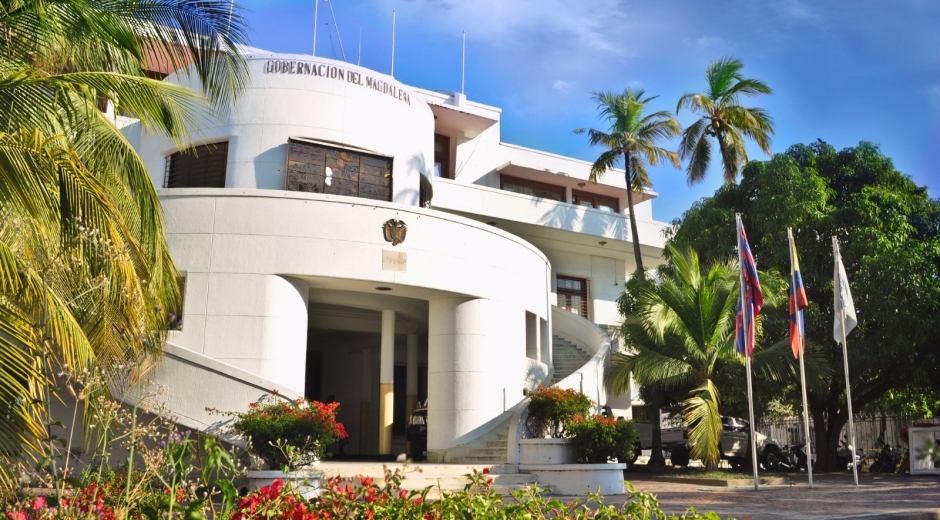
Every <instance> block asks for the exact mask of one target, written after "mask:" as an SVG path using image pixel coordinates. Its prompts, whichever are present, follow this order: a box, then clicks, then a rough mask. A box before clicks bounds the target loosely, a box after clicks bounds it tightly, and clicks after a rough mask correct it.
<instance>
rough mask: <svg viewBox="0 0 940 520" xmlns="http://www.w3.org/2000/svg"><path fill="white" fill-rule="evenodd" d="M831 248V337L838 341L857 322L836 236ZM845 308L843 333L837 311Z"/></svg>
mask: <svg viewBox="0 0 940 520" xmlns="http://www.w3.org/2000/svg"><path fill="white" fill-rule="evenodd" d="M832 249H833V252H834V255H835V261H836V265H835V273H834V274H833V283H834V284H835V286H834V287H833V309H834V310H835V320H834V323H833V325H832V337H833V338H835V340H836V341H837V342H839V343H842V338H843V337H844V336H848V335H849V333H850V332H852V329H854V328H855V326H856V325H857V324H858V318H856V317H855V303H854V302H853V301H852V291H851V290H849V279H848V277H846V275H845V266H843V265H842V255H840V254H839V242H838V240H837V239H836V237H832ZM843 309H844V310H845V333H844V334H843V332H842V320H841V319H840V317H839V312H840V311H842V310H843Z"/></svg>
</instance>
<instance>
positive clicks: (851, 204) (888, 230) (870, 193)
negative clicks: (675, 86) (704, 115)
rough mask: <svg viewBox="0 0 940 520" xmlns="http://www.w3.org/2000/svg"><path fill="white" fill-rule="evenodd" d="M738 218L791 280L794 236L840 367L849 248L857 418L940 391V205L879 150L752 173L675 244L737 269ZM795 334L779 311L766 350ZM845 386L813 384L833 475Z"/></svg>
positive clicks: (821, 446) (696, 216) (681, 230)
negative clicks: (899, 398) (837, 335)
mask: <svg viewBox="0 0 940 520" xmlns="http://www.w3.org/2000/svg"><path fill="white" fill-rule="evenodd" d="M735 212H740V213H741V214H742V215H743V218H744V222H745V225H746V226H747V230H748V237H749V239H750V244H751V247H752V249H753V251H754V255H755V257H756V259H757V263H758V266H759V267H760V268H761V269H775V270H778V271H780V272H788V271H789V268H790V265H789V256H788V251H787V247H788V245H787V227H792V228H793V233H794V239H795V242H796V247H797V250H798V252H799V256H800V267H801V272H802V276H803V281H804V283H805V286H806V290H807V295H808V297H809V301H810V307H809V308H808V309H807V311H806V348H807V351H808V353H819V354H820V355H823V356H825V357H826V358H828V360H829V364H830V366H831V367H836V368H838V367H841V366H842V349H841V347H840V346H839V345H838V344H837V343H836V342H835V341H834V340H833V337H832V336H833V308H832V301H833V295H832V291H833V276H832V273H833V251H832V236H837V237H838V238H839V243H840V248H841V252H842V257H843V262H844V263H845V267H846V270H847V273H848V279H849V283H850V286H851V290H852V294H853V297H854V301H855V306H856V309H857V314H858V321H859V323H858V327H857V328H856V329H855V330H854V331H853V332H852V333H851V334H850V335H849V337H848V340H847V341H848V349H849V365H850V375H851V384H852V397H853V404H854V407H855V409H856V410H861V409H863V408H865V407H866V405H869V404H871V403H873V402H876V401H878V400H879V399H881V398H883V397H884V396H886V395H888V393H889V392H899V391H901V392H903V391H905V390H907V389H918V391H922V390H923V389H924V388H932V389H936V388H937V387H938V385H940V350H938V349H937V338H938V337H940V316H938V311H940V202H938V201H937V200H932V199H931V198H930V197H929V195H928V193H927V190H926V188H924V187H919V186H917V185H915V184H914V182H913V181H912V180H911V179H910V178H909V177H907V176H906V175H904V174H902V173H901V172H899V171H897V170H896V169H895V168H894V165H893V164H892V162H891V160H890V159H889V158H887V157H885V156H884V155H883V154H882V153H881V152H880V150H879V149H878V147H877V146H875V145H873V144H871V143H867V142H862V143H859V145H858V146H856V147H852V148H846V149H843V150H841V151H837V150H836V149H835V148H833V147H832V146H830V145H828V144H827V143H825V142H823V141H818V142H816V143H813V144H809V145H804V144H799V145H795V146H792V147H791V148H790V149H788V150H787V151H786V152H785V153H782V154H776V155H775V156H774V157H773V158H772V159H771V160H769V161H761V162H751V163H749V164H748V165H747V166H746V167H745V168H744V171H743V178H742V181H741V183H740V184H739V185H735V184H727V185H725V186H723V187H721V188H720V189H719V190H718V191H717V192H716V193H715V194H714V196H712V197H709V198H706V199H703V200H701V201H699V202H697V203H695V204H694V205H693V206H692V207H691V208H690V209H689V210H688V211H687V212H686V213H685V214H684V215H683V216H682V217H681V218H680V219H677V220H676V221H675V222H674V228H673V230H672V232H671V236H670V237H669V239H670V241H671V242H675V243H683V244H688V245H691V246H692V247H694V248H695V249H696V250H697V251H698V252H699V254H700V255H701V256H702V257H703V259H720V258H725V257H727V256H729V255H732V254H734V248H735V241H734V239H733V237H734V233H735V222H734V214H735ZM787 334H788V332H787V316H786V310H783V309H779V310H769V311H768V313H767V316H766V320H765V323H764V343H765V344H767V343H774V342H780V341H786V339H787ZM840 372H841V370H839V371H837V373H840ZM842 379H843V378H841V377H833V378H828V379H827V380H823V381H812V382H811V385H810V390H809V400H810V408H811V409H812V413H813V417H814V422H815V424H816V444H817V447H818V450H819V451H818V456H819V459H820V465H821V466H822V468H826V467H831V466H830V465H831V464H834V451H835V449H836V448H837V446H838V442H839V436H840V431H841V429H842V427H843V425H844V424H845V422H846V421H847V420H848V415H847V410H846V406H845V382H844V381H843V380H842ZM794 383H796V381H794ZM791 388H793V389H794V390H796V387H795V384H794V385H793V386H792V387H791ZM820 426H822V427H820Z"/></svg>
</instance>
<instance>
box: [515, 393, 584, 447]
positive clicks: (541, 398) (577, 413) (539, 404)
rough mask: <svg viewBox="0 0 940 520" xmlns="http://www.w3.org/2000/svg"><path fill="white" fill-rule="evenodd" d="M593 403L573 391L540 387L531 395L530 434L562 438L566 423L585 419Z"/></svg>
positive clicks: (528, 422)
mask: <svg viewBox="0 0 940 520" xmlns="http://www.w3.org/2000/svg"><path fill="white" fill-rule="evenodd" d="M592 405H593V403H592V402H591V400H590V399H589V398H588V396H586V395H584V394H582V393H581V392H578V391H577V390H573V389H570V388H569V389H561V388H556V387H545V386H540V387H539V388H538V390H536V391H535V392H533V393H531V394H529V419H528V421H527V422H526V424H527V426H528V428H529V433H530V434H531V435H533V436H535V437H542V436H545V435H548V436H549V437H554V438H561V437H562V436H563V434H564V430H565V423H567V422H568V421H570V420H572V419H573V418H575V417H584V416H586V415H587V414H588V413H590V411H591V406H592Z"/></svg>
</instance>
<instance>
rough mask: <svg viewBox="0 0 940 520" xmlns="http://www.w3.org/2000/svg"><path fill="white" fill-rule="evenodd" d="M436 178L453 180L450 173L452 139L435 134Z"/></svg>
mask: <svg viewBox="0 0 940 520" xmlns="http://www.w3.org/2000/svg"><path fill="white" fill-rule="evenodd" d="M434 176H435V177H444V178H447V179H453V178H454V176H453V175H451V173H450V137H447V136H446V135H441V134H434Z"/></svg>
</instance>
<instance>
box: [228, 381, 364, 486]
mask: <svg viewBox="0 0 940 520" xmlns="http://www.w3.org/2000/svg"><path fill="white" fill-rule="evenodd" d="M338 407H339V403H330V404H324V403H321V402H319V401H307V400H306V399H304V398H302V397H301V398H299V399H297V400H295V401H289V400H286V399H281V400H278V401H276V402H258V403H251V405H250V407H249V409H248V411H247V412H244V413H235V414H232V415H234V416H235V422H234V423H233V424H232V429H233V430H235V432H237V433H238V434H240V435H242V436H244V437H246V438H247V439H248V440H249V447H248V450H249V451H250V452H251V453H252V454H254V455H256V456H258V457H260V458H261V459H262V460H263V461H264V462H265V463H266V464H267V466H268V467H269V468H271V469H283V468H285V467H286V468H288V469H291V470H294V469H297V468H300V467H303V466H305V465H307V464H310V463H311V462H313V461H315V460H319V459H323V458H325V457H327V456H328V455H329V453H328V452H327V451H326V448H327V446H329V445H330V444H333V443H334V442H336V441H338V440H339V439H345V438H346V429H345V428H344V427H343V425H342V423H338V422H336V409H337V408H338Z"/></svg>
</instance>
